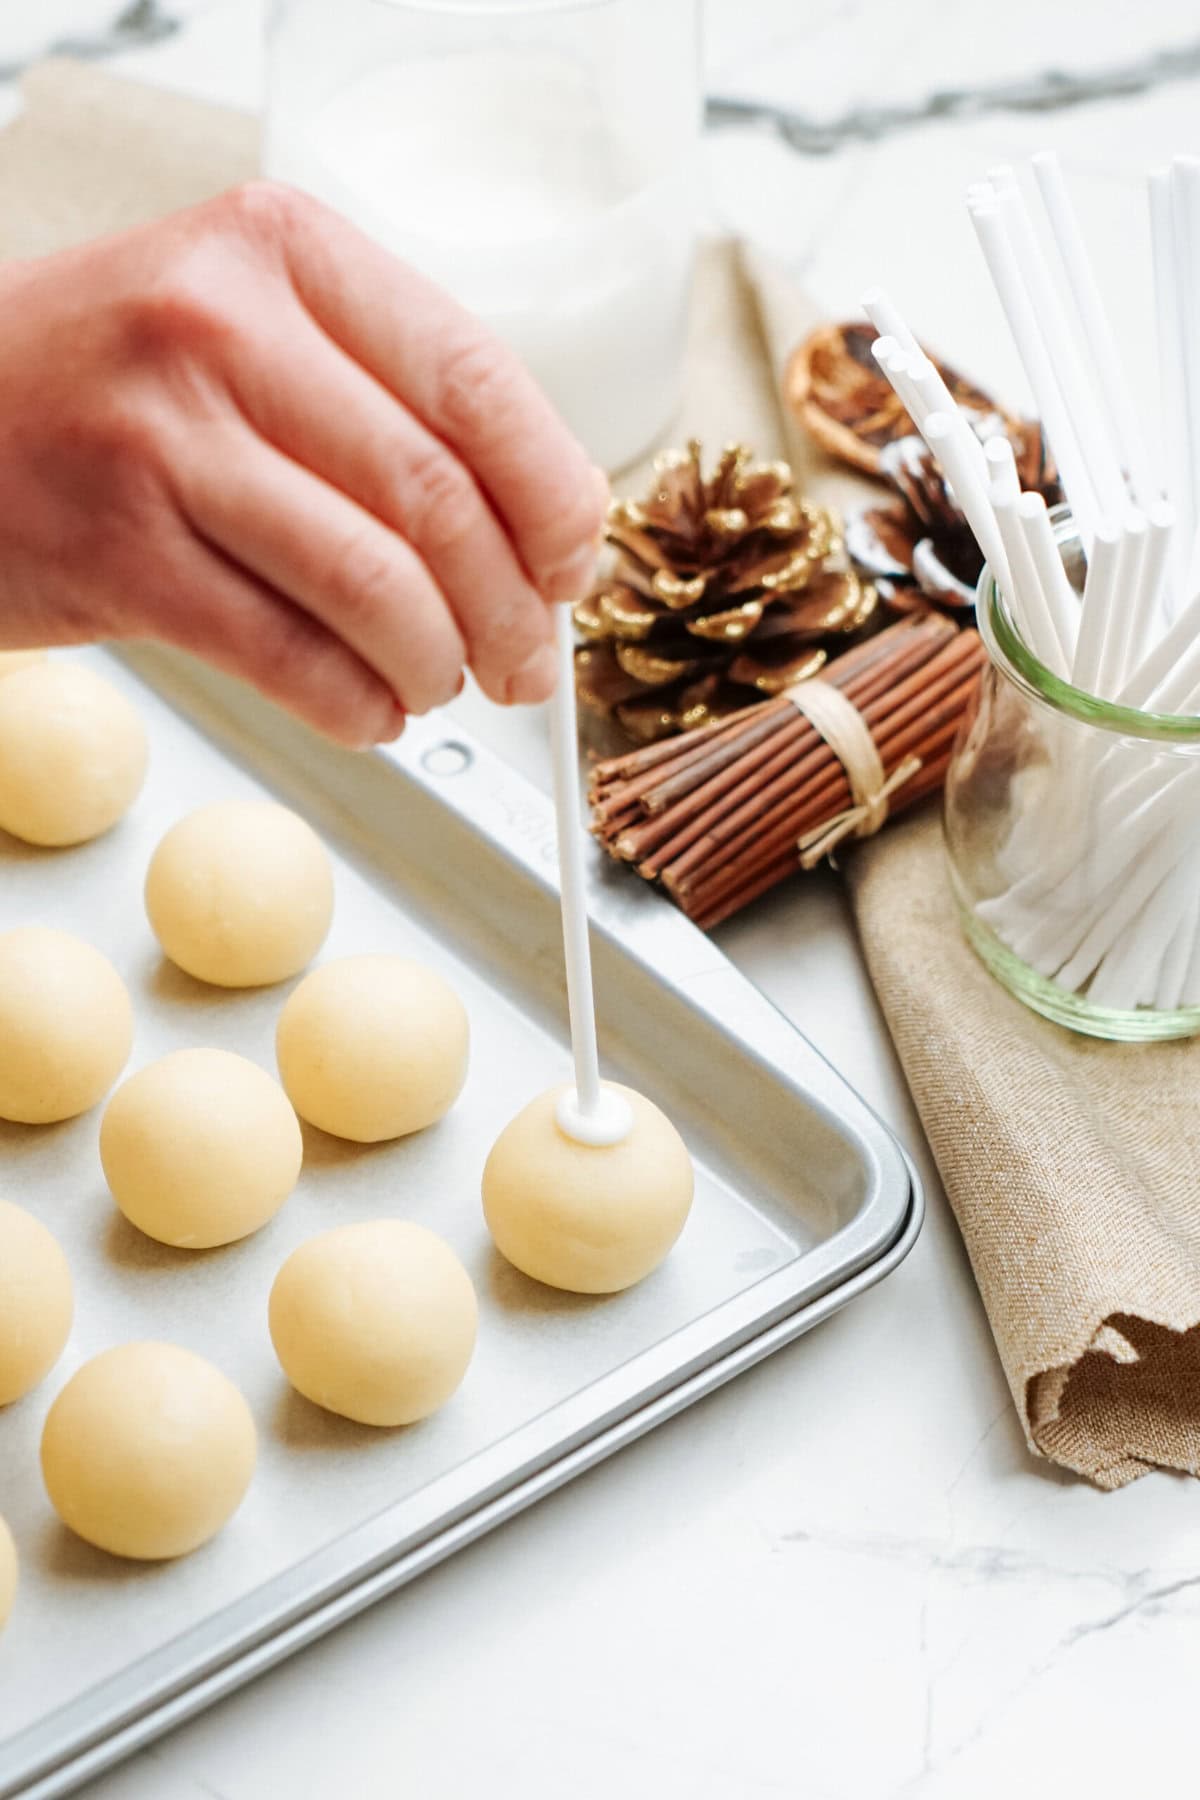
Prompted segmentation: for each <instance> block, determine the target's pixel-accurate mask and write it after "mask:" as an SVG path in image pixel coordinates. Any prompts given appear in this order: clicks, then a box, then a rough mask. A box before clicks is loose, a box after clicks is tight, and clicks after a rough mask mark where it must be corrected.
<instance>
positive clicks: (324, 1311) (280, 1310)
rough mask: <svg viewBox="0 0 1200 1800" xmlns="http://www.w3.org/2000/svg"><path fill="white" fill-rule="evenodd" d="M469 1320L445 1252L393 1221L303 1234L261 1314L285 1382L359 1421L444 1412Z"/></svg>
mask: <svg viewBox="0 0 1200 1800" xmlns="http://www.w3.org/2000/svg"><path fill="white" fill-rule="evenodd" d="M477 1316H478V1309H477V1306H476V1301H475V1289H474V1288H473V1287H472V1285H471V1278H470V1276H469V1275H468V1274H467V1271H466V1270H465V1269H464V1268H463V1266H462V1264H461V1263H460V1262H459V1260H458V1258H457V1256H455V1254H454V1252H453V1250H451V1248H450V1246H449V1245H448V1244H445V1243H443V1242H442V1240H441V1238H440V1237H437V1236H435V1235H434V1233H433V1232H432V1231H426V1230H425V1228H424V1226H422V1225H412V1224H408V1223H406V1222H404V1221H403V1220H400V1219H376V1220H373V1221H371V1222H370V1223H368V1224H364V1225H340V1226H338V1227H337V1228H336V1229H335V1230H333V1231H324V1232H322V1233H321V1235H320V1236H319V1237H314V1238H309V1240H308V1242H307V1243H306V1244H301V1245H300V1247H299V1249H298V1250H293V1252H292V1254H291V1255H290V1256H289V1257H288V1259H287V1261H286V1262H285V1263H284V1265H283V1267H282V1269H280V1271H279V1274H278V1275H277V1276H276V1277H275V1285H274V1287H273V1288H272V1289H271V1302H270V1307H269V1313H268V1317H269V1323H270V1327H271V1341H272V1343H273V1344H274V1346H275V1354H276V1355H277V1356H278V1358H279V1361H280V1363H281V1364H282V1366H283V1372H284V1374H285V1375H286V1376H287V1378H288V1380H289V1381H290V1382H291V1384H292V1386H293V1387H294V1388H296V1389H298V1390H299V1392H300V1393H302V1394H303V1395H304V1396H305V1398H306V1399H308V1400H313V1401H315V1402H316V1404H317V1405H318V1406H323V1407H325V1408H326V1409H327V1410H328V1411H329V1412H335V1413H341V1414H342V1416H343V1417H344V1418H347V1419H356V1420H357V1421H358V1422H359V1424H361V1425H411V1424H412V1423H413V1422H414V1420H416V1419H426V1418H428V1417H429V1415H430V1413H433V1412H436V1411H437V1409H438V1407H439V1406H443V1405H444V1404H445V1403H446V1401H447V1400H448V1399H449V1398H450V1396H451V1394H452V1393H453V1392H454V1390H455V1389H456V1388H457V1387H458V1385H459V1383H460V1382H461V1381H462V1378H463V1376H464V1375H465V1374H466V1372H467V1364H468V1363H469V1362H470V1360H471V1352H472V1351H473V1350H474V1348H475V1328H476V1321H477Z"/></svg>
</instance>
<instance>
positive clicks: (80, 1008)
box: [0, 925, 133, 1125]
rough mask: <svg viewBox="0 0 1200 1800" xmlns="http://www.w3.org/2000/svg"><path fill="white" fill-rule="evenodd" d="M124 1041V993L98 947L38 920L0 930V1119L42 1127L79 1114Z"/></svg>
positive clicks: (127, 1027) (128, 1024) (122, 1060)
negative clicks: (8, 929) (40, 923)
mask: <svg viewBox="0 0 1200 1800" xmlns="http://www.w3.org/2000/svg"><path fill="white" fill-rule="evenodd" d="M132 1045H133V1008H132V1006H131V1005H130V1003H129V995H128V993H127V992H126V991H125V984H124V983H123V982H122V980H121V978H120V976H119V975H118V974H117V972H116V970H115V969H114V968H113V966H112V964H111V963H110V962H108V961H107V959H106V958H105V957H103V956H101V954H100V952H99V951H98V950H93V948H92V946H91V945H90V944H85V943H84V942H83V940H82V939H81V938H77V937H72V936H70V934H69V933H68V932H65V931H50V930H48V929H46V928H45V927H43V926H40V925H26V926H21V927H19V928H18V929H17V930H16V931H6V932H3V933H0V1119H12V1120H15V1121H16V1122H17V1123H18V1124H22V1125H46V1124H49V1123H50V1122H51V1121H53V1120H56V1119H73V1118H74V1117H75V1115H76V1114H77V1113H81V1112H86V1111H87V1110H88V1108H89V1107H90V1106H95V1104H96V1102H97V1100H100V1099H102V1098H103V1096H104V1095H105V1094H106V1093H107V1092H108V1090H109V1088H110V1087H111V1086H112V1084H113V1082H114V1081H115V1080H116V1079H117V1076H118V1075H119V1074H120V1073H121V1070H122V1069H123V1068H124V1067H125V1064H126V1063H127V1062H128V1060H129V1052H130V1049H131V1048H132Z"/></svg>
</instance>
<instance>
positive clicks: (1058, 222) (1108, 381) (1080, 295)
mask: <svg viewBox="0 0 1200 1800" xmlns="http://www.w3.org/2000/svg"><path fill="white" fill-rule="evenodd" d="M1033 172H1034V175H1035V176H1036V178H1037V184H1038V187H1039V189H1040V190H1041V195H1042V203H1043V205H1044V206H1045V208H1046V212H1047V215H1048V217H1049V219H1050V224H1051V227H1052V229H1053V233H1054V244H1055V248H1056V250H1057V251H1058V254H1059V258H1060V260H1061V262H1062V266H1063V269H1064V270H1065V272H1066V276H1067V280H1068V282H1069V283H1070V287H1071V293H1072V295H1073V296H1074V300H1075V307H1076V310H1077V312H1078V313H1079V317H1080V319H1081V321H1082V323H1083V332H1084V341H1085V343H1086V344H1087V348H1088V352H1089V355H1090V358H1091V364H1092V372H1093V375H1094V377H1095V380H1096V382H1097V385H1098V387H1099V391H1100V395H1101V398H1102V399H1103V401H1104V405H1105V409H1106V411H1107V412H1108V416H1109V419H1110V421H1111V423H1112V430H1113V439H1114V442H1115V444H1116V446H1117V450H1118V453H1119V455H1120V457H1121V460H1122V462H1123V463H1124V465H1125V467H1126V469H1127V470H1128V472H1129V478H1130V482H1131V484H1132V487H1133V494H1134V498H1135V500H1136V501H1137V503H1138V505H1139V506H1142V507H1147V508H1148V507H1150V506H1151V505H1152V503H1153V502H1154V501H1155V499H1156V498H1157V497H1158V495H1159V493H1160V492H1161V483H1160V482H1159V481H1158V480H1157V478H1156V476H1155V473H1154V466H1153V464H1152V462H1151V460H1150V453H1149V451H1148V450H1147V448H1146V439H1145V436H1144V434H1143V432H1142V425H1141V420H1140V419H1139V417H1138V412H1137V407H1136V406H1135V405H1134V401H1133V394H1132V391H1131V389H1130V386H1129V383H1128V381H1127V380H1126V377H1125V370H1124V367H1123V365H1122V361H1121V352H1120V348H1119V346H1118V344H1117V336H1116V333H1115V331H1114V330H1113V327H1112V321H1111V320H1110V318H1109V316H1108V311H1107V309H1106V307H1105V305H1104V298H1103V295H1102V294H1101V291H1100V283H1099V281H1098V280H1097V279H1096V271H1095V268H1094V266H1093V264H1092V260H1091V258H1090V257H1089V255H1088V252H1087V245H1086V244H1085V243H1084V238H1083V232H1082V230H1081V229H1080V225H1079V217H1078V214H1077V213H1076V211H1075V208H1074V206H1073V205H1072V204H1071V197H1070V195H1069V194H1068V193H1067V184H1066V182H1065V181H1064V180H1063V173H1062V168H1061V165H1060V164H1059V160H1058V157H1057V156H1056V155H1055V153H1054V152H1053V151H1052V150H1042V151H1039V153H1038V154H1037V155H1036V156H1035V157H1034V158H1033Z"/></svg>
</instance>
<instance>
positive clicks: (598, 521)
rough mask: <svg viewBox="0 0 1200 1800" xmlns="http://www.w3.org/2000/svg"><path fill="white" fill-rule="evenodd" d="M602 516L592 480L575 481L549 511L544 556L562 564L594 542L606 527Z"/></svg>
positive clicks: (546, 559) (551, 561)
mask: <svg viewBox="0 0 1200 1800" xmlns="http://www.w3.org/2000/svg"><path fill="white" fill-rule="evenodd" d="M603 523H604V521H603V516H602V513H601V510H600V508H599V506H598V505H597V503H596V501H595V499H594V497H593V496H592V494H591V493H590V492H589V484H588V483H587V482H586V481H584V482H580V483H572V484H571V486H570V487H569V488H568V489H567V490H566V492H565V493H563V494H562V495H561V496H560V497H559V500H558V504H557V505H556V506H555V507H554V508H553V510H552V511H551V512H549V513H548V514H547V518H546V530H545V539H546V541H545V556H544V560H545V561H546V562H549V563H552V564H561V563H564V562H566V561H567V560H568V559H569V558H570V557H573V556H578V555H579V554H580V553H581V552H583V551H585V550H586V549H587V548H588V546H589V545H594V544H595V543H596V540H597V538H598V537H599V534H600V532H601V530H602V528H603Z"/></svg>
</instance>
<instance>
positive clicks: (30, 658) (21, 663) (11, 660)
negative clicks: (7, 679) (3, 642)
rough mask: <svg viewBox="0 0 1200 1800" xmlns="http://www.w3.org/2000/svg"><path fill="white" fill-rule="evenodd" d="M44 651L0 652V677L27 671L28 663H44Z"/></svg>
mask: <svg viewBox="0 0 1200 1800" xmlns="http://www.w3.org/2000/svg"><path fill="white" fill-rule="evenodd" d="M45 660H46V652H45V651H44V650H0V677H3V676H5V675H13V674H15V673H16V671H17V670H18V669H27V668H28V667H29V665H30V663H40V662H45Z"/></svg>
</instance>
